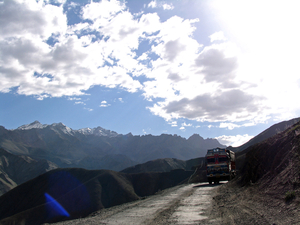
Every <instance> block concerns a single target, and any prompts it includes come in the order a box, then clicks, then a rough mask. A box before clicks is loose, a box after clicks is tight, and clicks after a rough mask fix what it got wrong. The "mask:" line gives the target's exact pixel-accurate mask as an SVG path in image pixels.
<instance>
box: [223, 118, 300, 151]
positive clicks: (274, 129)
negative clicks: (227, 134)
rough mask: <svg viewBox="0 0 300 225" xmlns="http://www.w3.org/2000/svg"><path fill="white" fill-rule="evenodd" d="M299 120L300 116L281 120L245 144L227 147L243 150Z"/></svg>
mask: <svg viewBox="0 0 300 225" xmlns="http://www.w3.org/2000/svg"><path fill="white" fill-rule="evenodd" d="M299 121H300V117H299V118H294V119H291V120H288V121H282V122H280V123H277V124H274V125H272V126H271V127H269V128H268V129H266V130H264V131H263V132H261V133H259V134H258V135H256V136H255V137H254V138H252V139H251V140H249V141H248V142H246V143H245V144H243V145H241V146H239V147H231V146H229V147H228V149H230V150H232V151H234V152H240V151H243V150H245V149H246V148H248V147H250V146H251V145H254V144H256V143H259V142H261V141H264V140H266V139H268V138H270V137H272V136H274V135H276V134H278V133H280V132H282V131H284V130H286V129H287V128H289V127H291V126H293V125H294V124H295V123H297V122H299Z"/></svg>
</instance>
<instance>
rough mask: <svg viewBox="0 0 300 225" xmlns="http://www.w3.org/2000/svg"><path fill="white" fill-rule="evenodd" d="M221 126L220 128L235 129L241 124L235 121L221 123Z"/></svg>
mask: <svg viewBox="0 0 300 225" xmlns="http://www.w3.org/2000/svg"><path fill="white" fill-rule="evenodd" d="M219 127H220V128H227V129H229V130H233V129H234V128H238V127H240V125H238V124H234V123H220V126H219Z"/></svg>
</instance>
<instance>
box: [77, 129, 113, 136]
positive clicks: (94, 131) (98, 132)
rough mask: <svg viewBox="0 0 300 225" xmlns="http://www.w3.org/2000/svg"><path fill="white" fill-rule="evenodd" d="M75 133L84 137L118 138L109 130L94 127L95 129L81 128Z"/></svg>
mask: <svg viewBox="0 0 300 225" xmlns="http://www.w3.org/2000/svg"><path fill="white" fill-rule="evenodd" d="M77 132H79V133H81V134H84V135H96V136H108V137H115V136H118V133H116V132H114V131H110V130H106V129H104V128H102V127H96V128H93V129H91V128H83V129H79V130H77Z"/></svg>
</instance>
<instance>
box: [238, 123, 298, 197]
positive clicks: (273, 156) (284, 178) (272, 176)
mask: <svg viewBox="0 0 300 225" xmlns="http://www.w3.org/2000/svg"><path fill="white" fill-rule="evenodd" d="M246 151H247V153H246V157H245V163H244V165H243V167H242V168H241V178H240V182H241V184H242V185H247V184H249V183H257V184H258V185H259V186H260V187H261V188H263V189H265V190H266V191H267V192H269V193H273V192H274V193H281V194H284V193H285V192H286V191H288V190H296V192H297V193H298V192H299V187H300V177H299V171H300V122H298V123H296V124H294V125H293V126H291V127H289V128H288V129H286V130H285V131H283V132H281V133H278V134H276V135H274V136H273V137H271V138H268V139H267V140H265V141H263V142H260V143H258V144H256V145H252V146H251V147H249V148H248V149H246ZM299 193H300V192H299Z"/></svg>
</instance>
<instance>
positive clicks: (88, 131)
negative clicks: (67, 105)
mask: <svg viewBox="0 0 300 225" xmlns="http://www.w3.org/2000/svg"><path fill="white" fill-rule="evenodd" d="M46 127H49V128H50V129H51V130H54V131H56V132H62V133H65V134H69V135H74V134H75V133H80V134H84V135H96V136H107V137H116V136H118V135H119V134H118V133H116V132H114V131H110V130H106V129H104V128H102V127H96V128H82V129H79V130H73V129H71V128H70V127H67V126H66V125H64V124H63V123H53V124H51V125H48V124H41V123H40V122H39V121H37V120H36V121H34V122H33V123H30V124H26V125H22V126H20V127H18V128H17V130H30V129H44V128H46Z"/></svg>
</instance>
